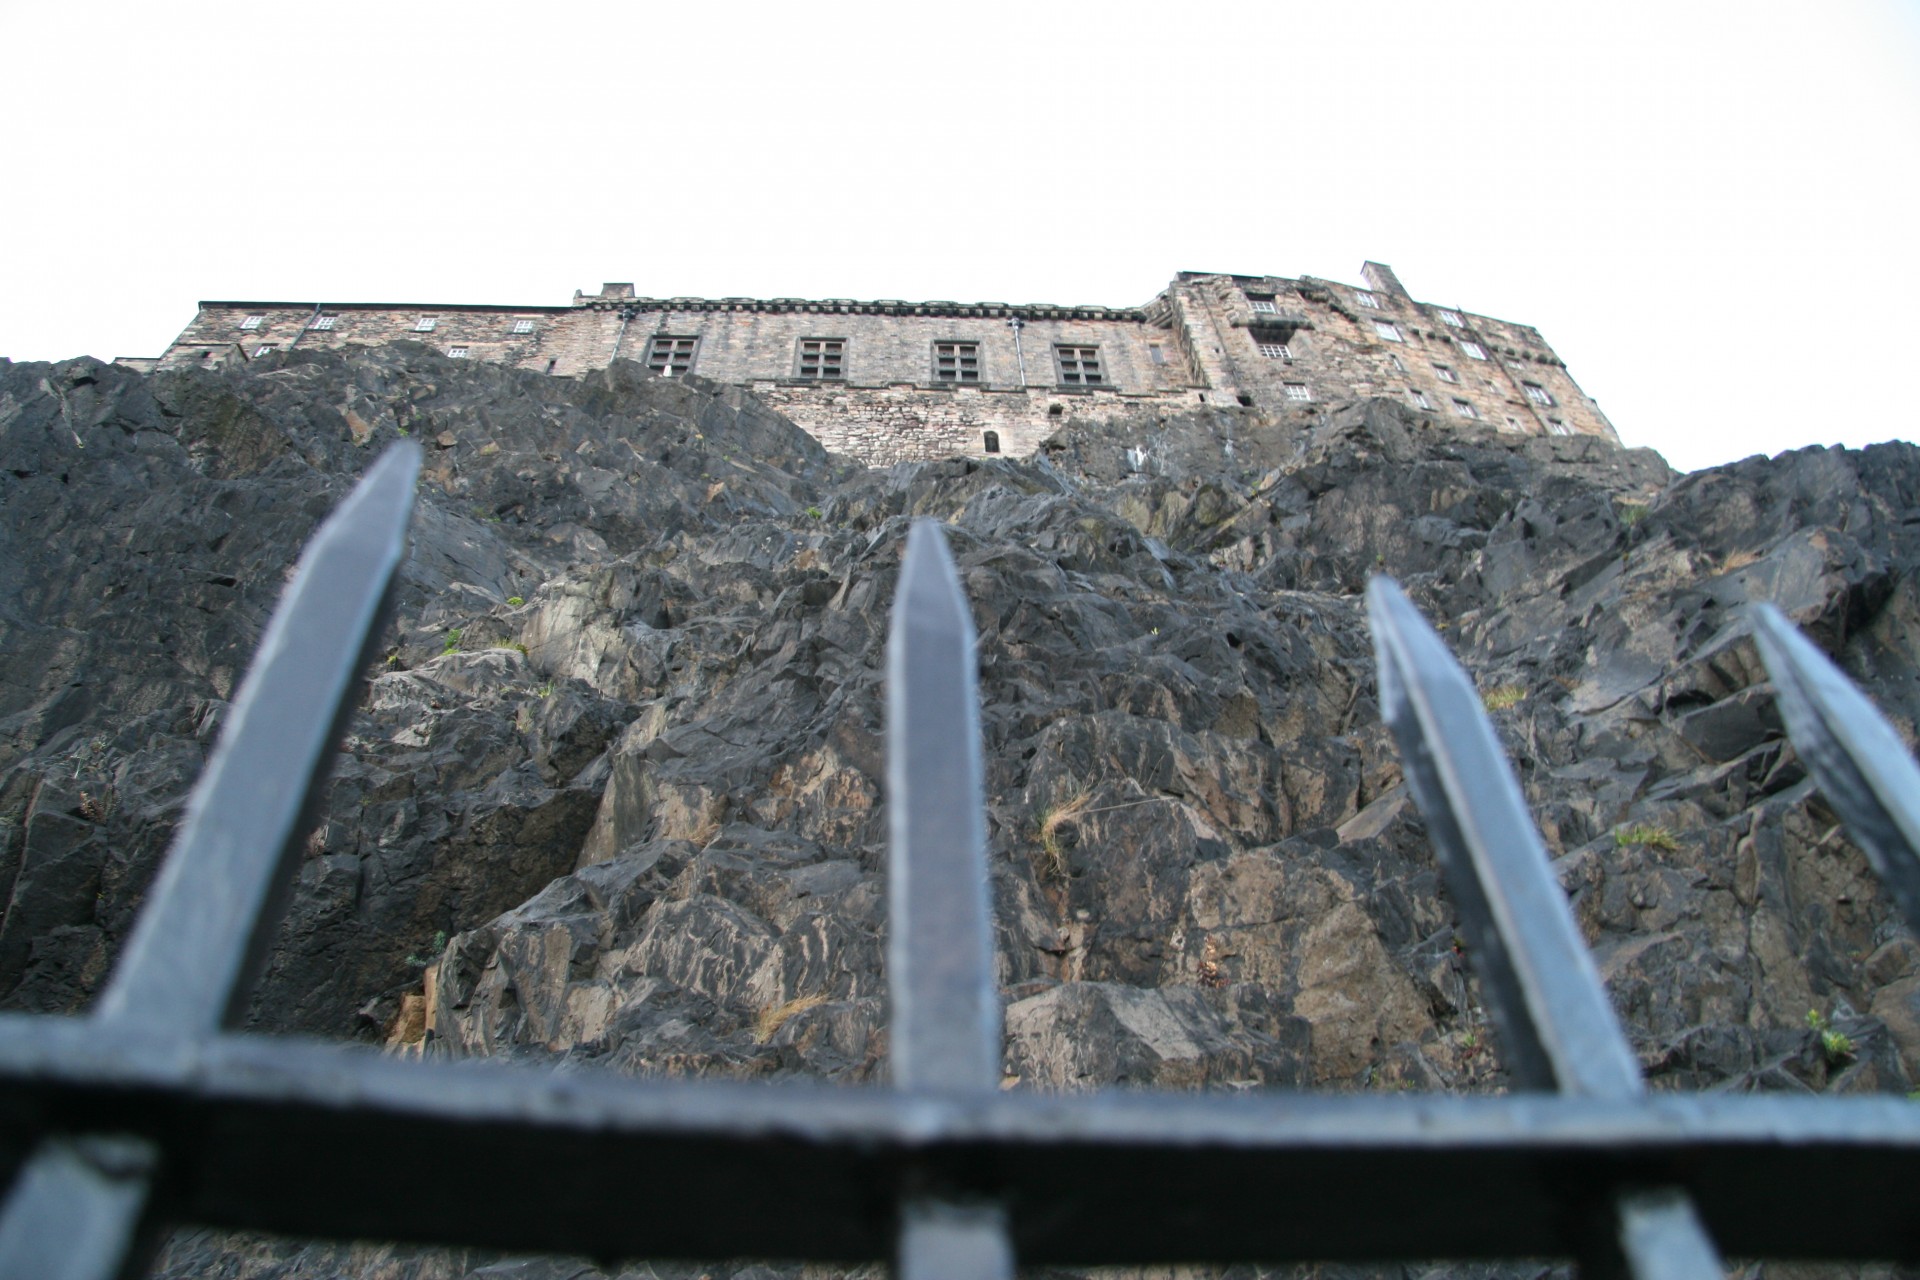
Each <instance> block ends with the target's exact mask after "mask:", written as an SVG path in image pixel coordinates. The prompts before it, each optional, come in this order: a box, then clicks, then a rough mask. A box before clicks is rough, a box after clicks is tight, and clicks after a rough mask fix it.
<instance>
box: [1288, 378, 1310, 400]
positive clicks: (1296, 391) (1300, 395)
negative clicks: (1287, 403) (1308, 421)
mask: <svg viewBox="0 0 1920 1280" xmlns="http://www.w3.org/2000/svg"><path fill="white" fill-rule="evenodd" d="M1287 399H1289V400H1311V399H1313V388H1312V387H1309V386H1308V385H1307V384H1306V383H1304V382H1289V383H1288V384H1287Z"/></svg>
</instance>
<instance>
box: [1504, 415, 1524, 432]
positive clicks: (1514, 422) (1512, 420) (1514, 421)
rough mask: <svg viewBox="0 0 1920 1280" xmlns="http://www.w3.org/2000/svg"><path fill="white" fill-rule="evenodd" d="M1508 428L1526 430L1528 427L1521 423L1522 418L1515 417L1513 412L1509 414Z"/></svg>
mask: <svg viewBox="0 0 1920 1280" xmlns="http://www.w3.org/2000/svg"><path fill="white" fill-rule="evenodd" d="M1507 430H1509V431H1525V430H1526V428H1525V427H1523V426H1521V425H1520V419H1518V418H1516V417H1513V416H1512V415H1511V414H1509V415H1508V417H1507Z"/></svg>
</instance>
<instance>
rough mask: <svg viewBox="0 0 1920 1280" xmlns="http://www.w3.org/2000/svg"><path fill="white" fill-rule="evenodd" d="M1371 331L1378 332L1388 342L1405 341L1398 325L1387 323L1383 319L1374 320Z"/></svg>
mask: <svg viewBox="0 0 1920 1280" xmlns="http://www.w3.org/2000/svg"><path fill="white" fill-rule="evenodd" d="M1373 331H1374V332H1375V333H1377V334H1379V335H1380V336H1381V337H1383V338H1385V339H1386V340H1387V341H1388V342H1405V341H1406V339H1405V338H1402V337H1401V336H1400V326H1399V325H1396V324H1389V323H1387V322H1386V321H1385V320H1375V321H1374V322H1373Z"/></svg>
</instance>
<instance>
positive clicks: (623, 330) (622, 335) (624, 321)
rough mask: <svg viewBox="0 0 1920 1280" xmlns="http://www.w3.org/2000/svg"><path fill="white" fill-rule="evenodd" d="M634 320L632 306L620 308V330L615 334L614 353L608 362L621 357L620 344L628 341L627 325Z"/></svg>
mask: <svg viewBox="0 0 1920 1280" xmlns="http://www.w3.org/2000/svg"><path fill="white" fill-rule="evenodd" d="M632 321H633V308H632V307H622V308H620V332H618V333H616V334H614V335H613V354H612V355H611V356H608V357H607V363H608V364H612V363H613V362H614V361H615V360H618V359H619V358H620V344H621V343H622V342H625V341H626V339H627V325H628V324H630V323H631V322H632Z"/></svg>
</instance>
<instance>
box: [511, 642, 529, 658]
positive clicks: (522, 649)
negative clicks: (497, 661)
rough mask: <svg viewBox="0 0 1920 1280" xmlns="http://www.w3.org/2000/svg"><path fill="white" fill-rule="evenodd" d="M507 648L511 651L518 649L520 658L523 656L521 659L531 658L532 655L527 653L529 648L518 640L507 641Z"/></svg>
mask: <svg viewBox="0 0 1920 1280" xmlns="http://www.w3.org/2000/svg"><path fill="white" fill-rule="evenodd" d="M506 647H507V648H509V649H517V650H519V653H520V656H521V657H523V658H525V657H528V656H530V655H529V654H528V653H527V646H525V645H524V644H521V643H520V642H519V641H518V640H509V641H507V644H506Z"/></svg>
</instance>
